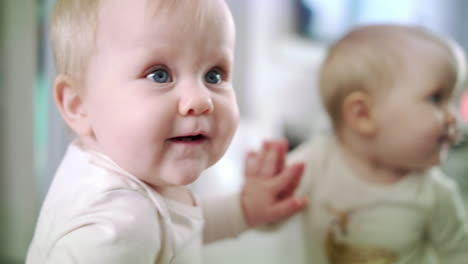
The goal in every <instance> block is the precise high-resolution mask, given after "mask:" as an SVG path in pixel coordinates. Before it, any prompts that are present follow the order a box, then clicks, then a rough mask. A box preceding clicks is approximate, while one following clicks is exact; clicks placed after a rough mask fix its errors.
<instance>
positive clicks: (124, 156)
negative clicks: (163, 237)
mask: <svg viewBox="0 0 468 264" xmlns="http://www.w3.org/2000/svg"><path fill="white" fill-rule="evenodd" d="M190 1H192V0H190ZM210 2H215V4H214V7H213V10H209V11H207V14H206V17H205V19H204V20H203V21H204V22H203V24H202V25H201V27H200V26H199V25H198V24H199V22H198V21H194V20H193V19H192V13H193V12H192V11H193V10H190V9H189V8H186V7H181V8H179V9H178V10H176V11H170V12H169V13H162V14H161V13H158V14H157V15H154V14H152V13H151V11H149V10H148V7H149V6H151V5H147V1H144V0H136V1H135V0H109V1H103V4H102V6H101V8H100V12H99V28H98V31H97V43H96V44H97V49H96V52H95V53H94V54H93V56H92V58H91V59H90V63H89V67H88V71H87V75H86V78H85V89H86V95H85V98H84V107H86V110H87V114H88V118H89V120H90V122H91V125H92V129H93V133H94V136H95V139H94V143H93V145H94V146H93V147H94V148H96V149H97V150H98V151H100V152H102V153H104V154H106V155H108V156H109V157H110V158H112V159H113V160H114V161H115V162H116V163H117V164H119V165H120V166H121V167H122V168H123V169H125V170H127V171H128V172H130V173H132V174H133V175H135V176H137V177H138V178H140V179H142V180H143V181H145V182H147V183H149V184H151V185H153V186H155V187H165V186H176V185H185V184H189V183H191V182H193V181H194V180H195V179H197V177H198V176H199V175H200V173H201V172H202V170H204V169H206V168H207V167H209V166H211V165H212V164H213V163H215V162H216V161H217V160H218V159H219V158H220V157H221V156H222V155H223V154H224V152H225V150H226V148H227V146H228V145H229V143H230V141H231V138H232V136H233V134H234V132H235V129H236V127H237V121H238V108H237V103H236V99H235V94H234V90H233V87H232V76H231V72H232V67H233V51H234V41H235V40H234V38H235V37H234V27H233V24H232V21H231V18H230V15H229V13H228V10H227V9H226V8H227V7H226V6H225V4H224V2H223V1H221V0H215V1H210Z"/></svg>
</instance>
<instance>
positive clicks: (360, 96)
mask: <svg viewBox="0 0 468 264" xmlns="http://www.w3.org/2000/svg"><path fill="white" fill-rule="evenodd" d="M372 110H373V109H372V97H371V96H370V95H369V94H368V93H366V92H363V91H355V92H352V93H350V94H349V95H348V96H346V97H345V99H344V101H343V108H342V111H343V112H342V116H343V121H344V124H345V125H346V126H348V127H349V128H350V129H351V130H353V131H355V132H357V133H358V134H360V135H363V136H367V137H369V136H373V135H374V134H375V132H376V128H377V127H376V124H375V120H374V116H373V112H372Z"/></svg>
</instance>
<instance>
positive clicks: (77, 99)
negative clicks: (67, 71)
mask: <svg viewBox="0 0 468 264" xmlns="http://www.w3.org/2000/svg"><path fill="white" fill-rule="evenodd" d="M78 85H79V84H78V82H76V81H75V80H73V79H72V78H70V77H68V76H66V75H63V74H61V75H58V76H57V77H56V78H55V82H54V87H53V93H54V94H53V95H54V100H55V103H56V104H57V107H58V109H59V111H60V114H61V115H62V117H63V119H64V120H65V122H66V123H67V124H68V126H69V127H70V128H71V129H72V130H73V131H75V133H76V134H77V135H78V136H88V135H91V134H92V129H91V126H90V122H89V118H88V115H87V112H86V109H85V107H84V104H83V100H82V94H81V93H80V92H79V91H80V87H78Z"/></svg>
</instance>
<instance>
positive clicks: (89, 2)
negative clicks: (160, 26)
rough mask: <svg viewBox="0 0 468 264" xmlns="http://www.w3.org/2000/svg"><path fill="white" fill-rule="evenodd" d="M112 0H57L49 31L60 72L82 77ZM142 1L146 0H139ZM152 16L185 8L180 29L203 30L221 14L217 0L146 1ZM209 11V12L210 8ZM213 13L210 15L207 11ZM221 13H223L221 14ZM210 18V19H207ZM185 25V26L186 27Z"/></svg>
mask: <svg viewBox="0 0 468 264" xmlns="http://www.w3.org/2000/svg"><path fill="white" fill-rule="evenodd" d="M104 1H110V0H57V1H56V3H55V6H54V9H53V11H52V16H51V21H50V32H51V42H52V49H53V55H54V60H55V66H56V72H57V74H65V75H68V76H69V77H72V78H75V79H77V80H82V78H83V77H84V74H85V72H86V67H87V65H88V62H89V59H90V57H91V55H92V54H93V52H94V51H95V48H96V34H97V31H98V15H99V8H100V5H101V4H102V3H103V2H104ZM137 1H143V0H137ZM146 1H147V5H148V7H149V8H148V10H149V12H152V14H151V15H158V14H163V13H165V12H172V11H174V10H177V9H180V8H183V9H184V10H189V11H190V12H188V13H187V14H189V15H190V16H191V17H187V19H186V20H184V22H177V23H180V25H181V30H187V28H188V25H190V26H192V27H193V26H194V25H193V23H197V24H195V26H196V27H198V28H197V29H198V30H200V29H201V27H202V25H204V23H213V21H210V20H209V19H210V18H213V17H215V18H218V17H217V16H222V15H221V14H222V13H221V12H213V11H210V10H213V8H212V6H211V5H213V3H214V1H217V0H197V1H195V0H154V1H151V0H146ZM207 10H208V11H207ZM208 12H211V13H210V17H208V16H206V13H208ZM218 13H221V14H218ZM207 17H208V18H207ZM184 25H185V26H184Z"/></svg>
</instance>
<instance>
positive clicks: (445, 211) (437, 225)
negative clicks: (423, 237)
mask: <svg viewBox="0 0 468 264" xmlns="http://www.w3.org/2000/svg"><path fill="white" fill-rule="evenodd" d="M441 179H442V178H441ZM448 180H449V179H442V180H441V181H439V183H440V184H438V185H436V186H435V187H434V191H435V193H436V201H435V208H434V210H433V212H432V215H431V217H430V225H429V226H430V227H429V236H430V240H431V242H432V243H433V246H434V249H435V251H436V255H437V257H438V259H439V261H440V263H443V264H460V263H468V226H467V223H468V219H467V216H466V213H465V207H464V205H463V203H462V200H461V197H460V193H459V191H458V188H457V186H456V185H455V184H454V182H452V181H448Z"/></svg>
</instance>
